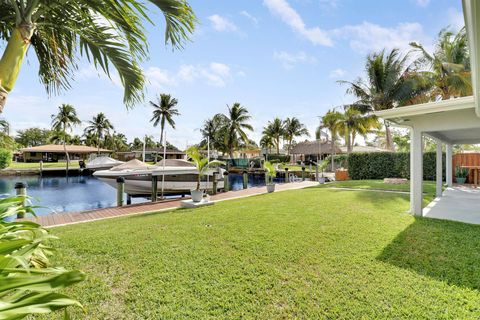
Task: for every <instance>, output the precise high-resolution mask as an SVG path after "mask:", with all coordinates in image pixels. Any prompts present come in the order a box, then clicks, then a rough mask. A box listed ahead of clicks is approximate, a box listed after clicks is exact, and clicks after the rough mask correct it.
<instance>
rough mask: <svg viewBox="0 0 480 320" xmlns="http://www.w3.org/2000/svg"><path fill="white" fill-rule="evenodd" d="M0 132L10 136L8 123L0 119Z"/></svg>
mask: <svg viewBox="0 0 480 320" xmlns="http://www.w3.org/2000/svg"><path fill="white" fill-rule="evenodd" d="M0 131H1V132H3V133H5V134H6V135H10V123H8V121H7V120H5V119H0Z"/></svg>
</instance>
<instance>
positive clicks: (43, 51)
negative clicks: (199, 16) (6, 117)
mask: <svg viewBox="0 0 480 320" xmlns="http://www.w3.org/2000/svg"><path fill="white" fill-rule="evenodd" d="M147 3H149V4H153V5H154V6H156V7H157V8H159V9H160V10H161V11H162V13H163V15H164V17H165V25H166V30H165V42H166V43H170V44H172V46H173V47H174V48H179V47H182V44H183V42H184V41H185V40H187V39H188V37H189V35H190V34H191V33H192V32H193V30H194V27H195V23H196V18H195V15H194V13H193V10H192V9H191V7H190V6H189V5H188V3H187V1H186V0H145V1H140V0H118V1H111V0H104V1H103V0H102V1H100V0H98V1H86V0H78V1H53V2H52V1H50V0H12V1H7V0H3V1H0V41H2V40H3V41H5V42H7V46H6V48H5V50H4V52H3V56H2V58H1V59H0V112H1V111H2V110H3V107H4V106H5V103H6V98H7V95H8V93H9V92H10V91H11V90H12V89H13V87H14V85H15V82H16V80H17V77H18V74H19V71H20V68H21V66H22V64H23V61H24V59H25V55H26V52H27V50H28V49H29V47H30V46H32V47H33V49H34V52H35V53H36V57H37V59H38V61H39V63H38V65H39V77H40V81H41V82H42V83H43V84H44V85H45V87H46V90H47V92H48V93H49V94H50V93H57V92H58V91H59V90H62V89H68V88H69V87H70V82H71V80H72V78H73V75H74V72H75V70H76V69H77V61H79V60H81V58H86V59H87V60H88V61H89V62H91V63H92V64H93V65H94V66H95V67H96V68H99V69H101V70H102V71H103V72H104V73H106V74H107V75H108V76H111V70H112V69H115V70H116V71H117V73H118V76H119V78H120V81H121V83H122V85H123V86H124V88H125V92H124V101H125V103H126V104H127V105H128V106H131V105H133V104H134V103H136V102H138V101H140V100H141V99H142V96H143V94H142V92H143V88H144V83H145V77H144V75H143V72H142V68H141V67H140V66H139V63H140V62H141V61H142V60H144V59H145V58H146V56H147V53H148V41H147V39H146V37H145V27H144V23H145V22H147V23H153V20H152V19H151V15H150V8H149V7H148V5H147ZM152 15H153V14H152ZM65 17H68V19H65ZM112 66H113V68H112Z"/></svg>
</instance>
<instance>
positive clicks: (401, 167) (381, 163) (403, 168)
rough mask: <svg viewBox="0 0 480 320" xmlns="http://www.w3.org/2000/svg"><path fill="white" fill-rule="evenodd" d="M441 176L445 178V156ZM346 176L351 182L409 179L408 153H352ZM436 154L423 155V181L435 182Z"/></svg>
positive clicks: (427, 153) (349, 157)
mask: <svg viewBox="0 0 480 320" xmlns="http://www.w3.org/2000/svg"><path fill="white" fill-rule="evenodd" d="M442 165H443V176H444V177H445V155H444V161H442ZM348 174H349V175H350V177H351V178H352V179H353V180H369V179H384V178H406V179H410V153H408V152H398V153H395V152H372V153H352V154H350V155H349V156H348ZM435 177H436V153H435V152H425V153H424V154H423V179H424V180H435Z"/></svg>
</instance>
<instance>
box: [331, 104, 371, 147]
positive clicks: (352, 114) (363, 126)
mask: <svg viewBox="0 0 480 320" xmlns="http://www.w3.org/2000/svg"><path fill="white" fill-rule="evenodd" d="M344 110H345V111H344V112H343V113H340V117H339V119H338V133H339V134H340V135H342V136H343V137H344V139H345V145H346V146H347V153H348V154H350V153H351V152H352V149H353V146H354V145H355V138H356V136H357V135H360V136H363V137H366V136H367V134H368V133H372V132H373V130H374V129H378V128H379V126H380V124H379V122H378V120H377V118H376V116H374V115H366V114H363V113H362V112H361V111H360V110H358V109H357V107H356V106H353V105H347V106H345V107H344Z"/></svg>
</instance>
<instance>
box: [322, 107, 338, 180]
mask: <svg viewBox="0 0 480 320" xmlns="http://www.w3.org/2000/svg"><path fill="white" fill-rule="evenodd" d="M341 119H342V114H341V113H340V112H338V111H334V110H329V111H328V112H327V113H326V114H325V115H324V116H323V117H322V128H325V129H327V130H328V131H330V149H331V151H332V171H333V170H334V169H335V159H334V155H335V142H336V140H337V138H338V131H339V126H340V125H339V122H340V120H341ZM320 130H321V128H320Z"/></svg>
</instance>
